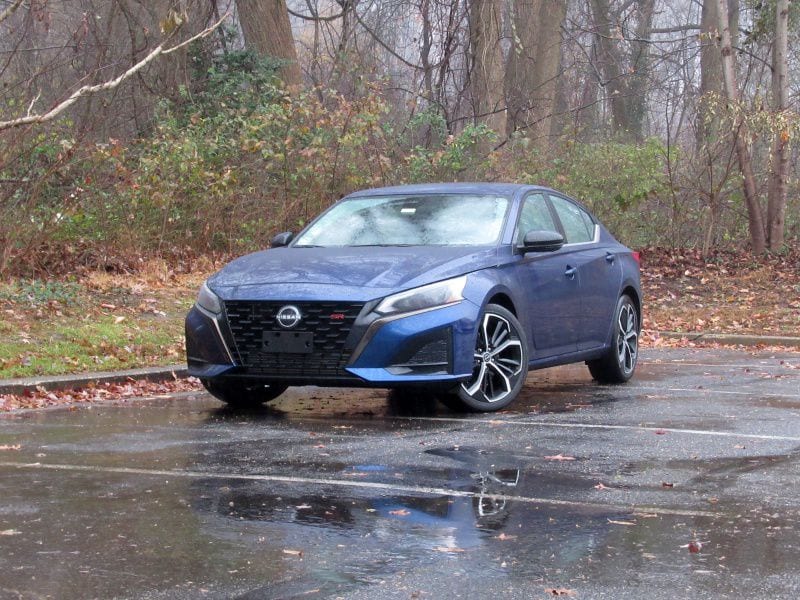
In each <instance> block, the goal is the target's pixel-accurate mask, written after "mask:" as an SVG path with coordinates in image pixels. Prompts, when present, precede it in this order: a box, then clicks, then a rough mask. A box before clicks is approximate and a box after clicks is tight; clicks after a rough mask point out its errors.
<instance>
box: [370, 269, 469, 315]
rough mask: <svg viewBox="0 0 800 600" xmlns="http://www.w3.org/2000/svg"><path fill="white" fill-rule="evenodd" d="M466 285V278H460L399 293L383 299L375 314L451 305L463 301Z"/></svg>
mask: <svg viewBox="0 0 800 600" xmlns="http://www.w3.org/2000/svg"><path fill="white" fill-rule="evenodd" d="M466 284H467V278H466V276H462V277H456V278H455V279H448V280H447V281H440V282H438V283H432V284H431V285H425V286H422V287H419V288H415V289H413V290H408V291H407V292H400V293H399V294H394V295H393V296H387V297H386V298H384V299H383V300H382V301H381V303H380V304H379V305H378V307H377V308H376V309H375V312H376V313H378V314H380V315H391V314H394V313H404V312H411V311H415V310H423V309H425V308H435V307H437V306H445V305H447V304H453V303H455V302H458V301H460V300H463V299H464V296H463V295H462V294H463V292H464V286H465V285H466Z"/></svg>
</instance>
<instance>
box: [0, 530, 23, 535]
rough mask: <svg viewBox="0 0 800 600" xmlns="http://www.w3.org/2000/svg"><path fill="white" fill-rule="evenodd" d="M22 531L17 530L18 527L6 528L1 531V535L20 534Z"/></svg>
mask: <svg viewBox="0 0 800 600" xmlns="http://www.w3.org/2000/svg"><path fill="white" fill-rule="evenodd" d="M20 533H22V532H21V531H17V530H16V529H4V530H3V531H0V535H19V534H20Z"/></svg>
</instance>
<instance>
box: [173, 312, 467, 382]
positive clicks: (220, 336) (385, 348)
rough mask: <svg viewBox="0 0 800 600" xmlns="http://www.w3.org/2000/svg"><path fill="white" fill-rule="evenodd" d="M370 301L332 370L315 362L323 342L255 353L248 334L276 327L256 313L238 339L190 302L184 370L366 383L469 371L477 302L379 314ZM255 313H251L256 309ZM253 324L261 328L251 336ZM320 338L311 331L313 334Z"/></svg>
mask: <svg viewBox="0 0 800 600" xmlns="http://www.w3.org/2000/svg"><path fill="white" fill-rule="evenodd" d="M254 304H256V303H254ZM278 304H280V303H278ZM372 306H373V303H367V304H366V305H365V306H364V307H363V309H362V311H361V314H359V315H358V318H356V319H355V321H354V322H353V323H352V328H351V330H350V332H349V335H347V336H346V338H347V339H346V340H344V339H343V340H342V346H341V349H337V350H336V352H338V354H336V356H335V357H334V358H335V360H334V362H336V363H337V364H335V365H334V367H335V368H334V367H330V365H324V367H325V368H321V367H319V364H318V363H320V361H322V362H324V361H325V360H326V358H327V356H326V355H325V352H326V350H325V348H327V347H328V346H321V347H318V348H315V349H314V353H313V354H279V355H278V354H272V353H269V352H264V351H263V349H261V348H259V350H258V351H253V348H252V340H253V339H258V340H260V339H261V338H259V337H258V336H260V335H262V333H261V329H263V330H264V331H270V330H274V329H278V328H277V327H275V326H274V325H273V324H271V323H270V322H269V318H268V317H263V318H262V315H261V314H260V313H258V315H259V319H258V324H253V323H249V324H248V326H249V327H250V329H249V330H248V335H249V338H247V340H244V338H242V335H241V334H240V332H239V328H238V327H235V328H234V329H236V330H237V333H236V334H234V333H233V332H232V327H231V326H230V325H229V322H228V319H227V317H226V316H225V315H224V314H223V315H213V314H212V313H209V312H207V311H205V310H203V309H201V308H199V307H197V306H195V307H193V308H192V309H191V310H190V311H189V314H188V315H187V317H186V324H185V325H186V355H187V361H188V367H189V368H188V370H189V374H190V375H192V376H195V377H200V378H215V377H246V378H258V379H262V380H265V381H267V380H269V381H279V382H282V383H286V384H289V385H326V386H331V385H333V386H336V385H344V386H371V387H396V386H403V385H414V384H423V385H424V384H440V385H450V384H454V383H456V382H458V381H460V380H463V379H465V378H467V377H469V376H470V375H471V373H472V366H473V349H474V345H475V335H476V331H475V327H476V323H477V322H478V318H479V314H480V307H478V306H476V305H475V304H473V303H472V302H470V301H469V300H462V301H461V302H458V303H455V304H452V305H449V306H444V307H439V308H435V309H428V310H424V311H419V312H416V313H408V314H403V315H393V316H390V317H379V316H378V315H375V314H374V313H371V312H370V309H371V307H372ZM304 310H305V308H304ZM253 314H254V315H256V314H257V313H256V312H255V310H254V312H253ZM262 321H263V322H262ZM253 327H260V328H261V329H258V330H257V331H256V333H255V334H253V333H252V329H253ZM319 338H320V335H319V334H315V339H319ZM237 339H238V342H239V343H238V345H237ZM243 340H244V341H243ZM245 341H246V342H248V343H250V344H251V345H250V348H249V349H244V343H245ZM259 343H260V341H259ZM315 345H316V343H315ZM312 362H313V364H312Z"/></svg>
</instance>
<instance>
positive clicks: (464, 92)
mask: <svg viewBox="0 0 800 600" xmlns="http://www.w3.org/2000/svg"><path fill="white" fill-rule="evenodd" d="M799 19H800V7H798V6H797V2H796V1H794V2H793V1H790V0H759V1H756V0H675V1H666V0H288V5H287V2H286V0H268V1H267V0H148V1H139V0H0V279H8V278H15V277H27V278H29V277H45V276H56V275H64V274H68V273H72V272H76V271H79V270H81V269H98V268H99V269H102V270H106V271H111V272H129V271H135V270H136V269H137V268H139V267H140V266H141V265H144V264H148V263H149V261H152V260H153V259H157V260H162V261H166V262H167V263H168V264H170V265H172V266H173V268H174V269H177V270H183V271H191V270H193V269H194V268H195V267H196V265H197V264H198V261H202V260H205V259H207V258H208V257H216V258H219V257H224V256H229V255H231V254H238V253H242V252H245V251H249V250H253V249H257V248H261V247H264V246H266V245H267V244H268V240H269V238H270V237H271V236H272V235H273V234H275V233H277V232H279V231H283V230H295V231H296V230H298V229H299V228H300V227H302V225H303V224H304V223H305V222H306V220H307V219H308V218H310V217H311V216H313V215H314V214H316V213H317V212H318V211H319V210H320V209H322V208H324V207H325V206H327V205H328V204H330V203H331V202H332V201H334V200H336V199H338V198H339V197H341V196H342V195H343V194H345V193H347V192H349V191H351V190H354V189H357V188H363V187H367V186H375V185H387V184H397V183H409V182H425V181H458V180H489V181H494V180H497V181H516V182H526V183H537V184H544V185H548V186H552V187H556V188H558V189H561V190H563V191H566V192H568V193H570V194H571V195H573V196H575V197H576V198H578V199H580V200H581V201H583V202H585V203H586V204H587V205H588V206H589V207H590V208H591V209H592V210H593V211H594V212H595V213H596V214H597V215H598V216H599V217H600V218H601V220H603V221H604V222H605V223H606V224H607V225H608V226H609V228H610V229H611V230H612V231H613V232H614V233H615V234H616V235H617V236H618V237H619V238H620V239H621V240H622V241H624V242H625V243H627V244H629V245H631V246H634V247H637V248H641V247H655V246H658V247H667V248H678V247H681V248H692V249H696V251H697V252H698V253H699V255H700V256H709V255H711V254H713V253H715V252H719V251H721V250H729V249H742V248H746V249H747V250H748V251H749V252H752V253H753V254H756V255H760V254H762V253H763V252H765V251H768V252H770V253H772V254H776V253H777V254H782V253H783V254H786V253H788V255H791V254H792V247H796V246H797V243H798V239H800V200H798V196H799V195H798V185H799V184H798V178H797V158H798V157H797V144H796V140H797V138H798V133H800V132H799V129H800V120H798V117H797V114H798V113H797V107H798V93H799V92H800V79H799V77H798V64H799V63H800V44H798V43H797V42H798V37H799V35H798V34H799V33H800V27H799V23H800V21H799Z"/></svg>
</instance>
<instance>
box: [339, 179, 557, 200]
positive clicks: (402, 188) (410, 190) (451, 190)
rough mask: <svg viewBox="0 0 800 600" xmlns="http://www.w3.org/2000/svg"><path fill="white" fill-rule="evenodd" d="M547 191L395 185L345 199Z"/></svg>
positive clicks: (511, 185) (509, 186) (513, 185)
mask: <svg viewBox="0 0 800 600" xmlns="http://www.w3.org/2000/svg"><path fill="white" fill-rule="evenodd" d="M536 189H540V190H549V188H545V187H541V186H536V185H523V184H520V183H480V182H476V183H422V184H415V185H397V186H392V187H380V188H371V189H366V190H359V191H357V192H353V193H352V194H348V195H347V196H346V197H347V198H359V197H365V196H392V195H420V196H422V195H428V194H431V195H433V194H480V195H484V194H494V195H497V196H506V197H509V198H511V197H513V196H514V195H516V194H517V193H518V192H519V191H520V190H536Z"/></svg>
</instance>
